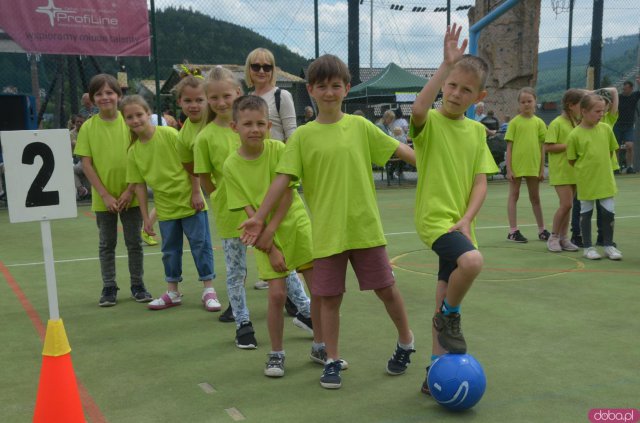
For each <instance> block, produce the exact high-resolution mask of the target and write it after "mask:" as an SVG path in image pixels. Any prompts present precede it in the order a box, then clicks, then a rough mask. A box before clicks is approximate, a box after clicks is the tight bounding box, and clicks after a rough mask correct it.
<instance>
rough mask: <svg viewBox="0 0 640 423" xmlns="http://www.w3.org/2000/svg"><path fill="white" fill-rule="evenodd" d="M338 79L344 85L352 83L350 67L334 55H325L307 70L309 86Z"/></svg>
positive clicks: (312, 63)
mask: <svg viewBox="0 0 640 423" xmlns="http://www.w3.org/2000/svg"><path fill="white" fill-rule="evenodd" d="M335 77H338V78H340V79H342V82H344V85H347V84H348V83H349V82H351V74H350V73H349V67H348V66H347V64H346V63H344V62H343V61H342V60H340V58H339V57H338V56H334V55H333V54H324V55H322V56H320V57H318V58H317V59H316V60H314V61H313V62H311V64H310V65H309V68H308V69H307V81H308V82H309V85H314V84H317V83H318V82H324V81H328V80H330V79H333V78H335Z"/></svg>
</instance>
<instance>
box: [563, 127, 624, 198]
mask: <svg viewBox="0 0 640 423" xmlns="http://www.w3.org/2000/svg"><path fill="white" fill-rule="evenodd" d="M617 149H618V143H617V141H616V137H615V135H613V130H612V129H611V127H610V126H609V125H607V124H606V123H602V122H600V123H598V124H597V125H596V126H595V127H593V128H591V129H585V128H582V127H580V126H578V127H576V128H575V129H574V130H573V131H571V133H570V134H569V141H568V143H567V159H569V160H575V161H576V162H575V164H574V167H575V168H576V177H577V186H578V199H579V200H601V199H603V198H609V197H613V196H614V195H615V194H616V192H618V189H617V187H616V180H615V179H614V177H613V172H612V169H611V153H612V152H615V151H616V150H617Z"/></svg>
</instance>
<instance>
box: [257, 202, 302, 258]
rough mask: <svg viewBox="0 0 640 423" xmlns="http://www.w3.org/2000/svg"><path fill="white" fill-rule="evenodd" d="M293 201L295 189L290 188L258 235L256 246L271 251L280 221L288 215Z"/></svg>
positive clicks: (261, 249)
mask: <svg viewBox="0 0 640 423" xmlns="http://www.w3.org/2000/svg"><path fill="white" fill-rule="evenodd" d="M292 201H293V191H292V190H291V189H288V190H286V191H285V192H284V194H283V195H282V198H281V199H280V203H279V204H278V206H277V208H276V210H275V212H274V213H273V215H272V216H271V220H270V221H269V223H268V224H267V226H266V227H265V228H264V230H263V231H262V234H260V236H259V237H258V240H257V241H256V244H255V247H256V248H257V249H258V250H260V251H264V252H269V251H271V248H272V247H273V236H274V235H275V234H276V230H278V227H279V226H280V223H281V222H282V220H283V219H284V217H285V216H286V215H287V212H288V211H289V207H291V202H292Z"/></svg>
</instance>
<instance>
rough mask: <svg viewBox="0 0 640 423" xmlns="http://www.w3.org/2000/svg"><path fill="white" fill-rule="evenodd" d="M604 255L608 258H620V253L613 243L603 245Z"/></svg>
mask: <svg viewBox="0 0 640 423" xmlns="http://www.w3.org/2000/svg"><path fill="white" fill-rule="evenodd" d="M604 255H605V256H607V257H609V260H621V259H622V253H621V252H620V250H618V249H617V248H616V247H614V246H613V245H610V246H608V247H604Z"/></svg>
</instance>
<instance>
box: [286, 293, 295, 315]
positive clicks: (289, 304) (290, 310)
mask: <svg viewBox="0 0 640 423" xmlns="http://www.w3.org/2000/svg"><path fill="white" fill-rule="evenodd" d="M284 309H285V310H287V314H288V315H289V316H291V317H296V315H297V314H298V307H296V305H295V304H294V303H293V301H291V299H290V298H289V297H287V301H286V302H285V303H284Z"/></svg>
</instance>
